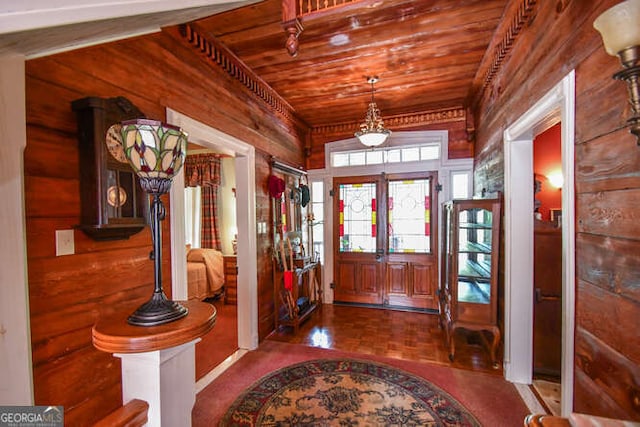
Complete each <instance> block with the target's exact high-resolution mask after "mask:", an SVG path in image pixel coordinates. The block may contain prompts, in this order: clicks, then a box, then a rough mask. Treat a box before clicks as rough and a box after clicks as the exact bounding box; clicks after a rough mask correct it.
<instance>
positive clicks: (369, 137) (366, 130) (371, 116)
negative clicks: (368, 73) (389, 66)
mask: <svg viewBox="0 0 640 427" xmlns="http://www.w3.org/2000/svg"><path fill="white" fill-rule="evenodd" d="M377 81H378V77H376V76H374V77H367V82H368V83H369V84H370V85H371V102H369V108H368V109H367V115H366V117H365V119H364V122H363V123H362V124H361V125H360V130H359V131H358V132H356V133H355V136H356V138H358V140H359V141H360V142H361V143H362V144H363V145H366V146H367V147H377V146H378V145H381V144H383V143H384V142H385V141H386V140H387V138H388V137H389V135H391V131H390V130H388V129H385V128H384V123H383V121H382V117H381V115H380V110H379V109H378V106H377V105H376V101H375V99H374V97H373V92H374V89H373V85H374V84H375V83H376V82H377Z"/></svg>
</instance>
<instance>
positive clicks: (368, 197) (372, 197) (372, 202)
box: [338, 183, 377, 253]
mask: <svg viewBox="0 0 640 427" xmlns="http://www.w3.org/2000/svg"><path fill="white" fill-rule="evenodd" d="M339 193H340V200H339V201H338V203H339V219H338V226H339V234H340V252H370V253H373V252H375V251H376V227H377V226H376V184H374V183H363V184H340V187H339Z"/></svg>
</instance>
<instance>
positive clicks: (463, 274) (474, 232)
mask: <svg viewBox="0 0 640 427" xmlns="http://www.w3.org/2000/svg"><path fill="white" fill-rule="evenodd" d="M491 238H492V213H491V211H490V210H487V209H481V208H471V209H461V210H460V211H459V212H458V302H464V303H476V304H489V303H490V302H491Z"/></svg>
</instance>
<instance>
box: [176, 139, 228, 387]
mask: <svg viewBox="0 0 640 427" xmlns="http://www.w3.org/2000/svg"><path fill="white" fill-rule="evenodd" d="M183 171H184V172H183V173H184V175H185V188H184V202H185V203H184V204H185V206H184V226H185V243H186V252H187V254H186V255H187V298H188V299H189V300H197V301H203V302H206V303H209V304H211V305H213V306H214V307H215V309H216V327H217V328H216V329H217V331H216V333H209V334H206V335H204V336H203V337H202V339H201V341H200V342H199V343H198V344H196V380H197V379H200V378H202V377H203V376H204V375H206V374H207V373H208V372H210V371H211V370H212V369H213V368H215V367H216V366H218V365H219V364H220V363H222V362H223V361H224V360H225V359H227V358H228V357H229V356H231V355H232V354H234V353H235V352H236V351H237V350H238V326H237V325H238V320H237V306H236V304H237V267H236V266H237V236H238V229H237V218H236V200H235V199H236V196H235V190H236V188H235V186H236V174H235V159H234V157H232V156H230V155H228V154H221V153H218V152H215V151H214V150H212V149H209V148H205V147H203V146H201V145H198V144H195V143H193V142H189V145H188V147H187V158H186V160H185V164H184V167H183Z"/></svg>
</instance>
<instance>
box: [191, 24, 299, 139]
mask: <svg viewBox="0 0 640 427" xmlns="http://www.w3.org/2000/svg"><path fill="white" fill-rule="evenodd" d="M180 34H181V35H182V36H183V37H184V38H185V39H186V40H187V42H188V43H189V44H190V45H192V46H193V47H194V48H196V49H197V50H199V51H200V52H201V53H202V54H204V56H206V57H207V59H209V61H210V62H212V63H213V64H215V65H217V66H219V67H220V68H222V70H224V71H225V72H226V73H227V74H228V75H229V76H231V77H232V78H234V79H235V80H237V81H239V82H240V83H242V85H243V86H244V87H245V88H247V89H248V90H249V91H250V92H251V93H252V94H253V95H254V96H255V97H256V98H258V99H260V100H261V101H263V102H264V103H265V104H266V105H267V106H268V107H269V108H270V109H271V110H272V111H274V112H275V113H278V114H279V115H280V116H281V117H282V118H284V119H285V120H286V121H288V122H289V123H291V124H294V125H297V126H304V127H306V128H308V127H309V126H308V125H306V124H305V123H304V122H302V120H300V118H298V117H297V115H296V114H295V110H294V109H293V107H292V106H291V105H290V104H289V103H288V102H287V101H286V100H285V99H284V98H282V97H281V96H280V95H279V94H278V93H277V92H276V91H275V90H273V88H272V87H271V86H269V85H268V84H267V83H266V82H265V81H264V80H262V79H261V78H260V77H259V76H258V75H257V74H256V73H254V72H253V71H252V70H251V68H249V67H248V66H247V65H246V64H245V63H244V62H243V61H242V60H241V59H240V58H238V57H237V56H236V55H235V54H234V53H233V52H231V51H230V50H229V48H227V47H226V46H225V45H223V44H222V43H220V41H218V40H217V39H216V38H215V37H211V38H208V39H207V38H205V37H204V36H203V35H201V34H200V33H198V32H197V31H196V30H195V29H194V28H193V27H192V26H191V25H189V24H184V25H180Z"/></svg>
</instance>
